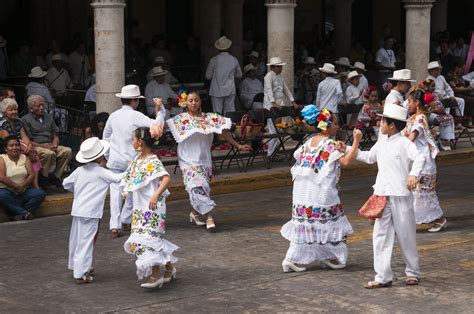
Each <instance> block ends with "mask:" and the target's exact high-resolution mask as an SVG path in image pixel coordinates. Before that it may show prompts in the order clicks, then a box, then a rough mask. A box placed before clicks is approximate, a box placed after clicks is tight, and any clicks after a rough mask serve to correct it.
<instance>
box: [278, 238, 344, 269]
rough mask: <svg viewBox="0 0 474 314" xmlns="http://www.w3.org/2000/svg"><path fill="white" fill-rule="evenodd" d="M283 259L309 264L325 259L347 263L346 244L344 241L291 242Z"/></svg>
mask: <svg viewBox="0 0 474 314" xmlns="http://www.w3.org/2000/svg"><path fill="white" fill-rule="evenodd" d="M285 259H286V260H287V261H289V262H292V263H295V264H303V265H305V264H311V263H313V262H317V261H323V260H327V259H337V260H338V261H339V263H341V264H346V263H347V245H346V243H344V242H339V243H335V244H333V243H327V244H324V245H323V244H319V243H312V244H307V243H302V244H300V243H293V242H290V247H289V248H288V251H287V253H286V257H285Z"/></svg>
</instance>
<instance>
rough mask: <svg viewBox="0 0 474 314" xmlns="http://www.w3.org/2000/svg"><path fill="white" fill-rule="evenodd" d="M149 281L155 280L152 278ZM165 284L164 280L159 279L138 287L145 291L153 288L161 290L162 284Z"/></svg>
mask: <svg viewBox="0 0 474 314" xmlns="http://www.w3.org/2000/svg"><path fill="white" fill-rule="evenodd" d="M150 278H151V279H155V278H154V277H150ZM164 283H165V280H164V278H163V277H160V278H158V279H156V280H155V281H153V282H145V283H142V284H141V285H140V287H142V288H145V289H153V288H156V287H158V288H161V287H163V284H164Z"/></svg>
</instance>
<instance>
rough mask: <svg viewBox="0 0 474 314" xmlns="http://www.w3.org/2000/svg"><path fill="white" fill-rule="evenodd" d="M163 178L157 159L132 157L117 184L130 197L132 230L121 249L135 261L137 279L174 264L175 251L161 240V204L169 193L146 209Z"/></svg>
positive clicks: (162, 216)
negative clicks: (158, 266)
mask: <svg viewBox="0 0 474 314" xmlns="http://www.w3.org/2000/svg"><path fill="white" fill-rule="evenodd" d="M165 175H168V172H167V171H166V169H165V167H164V166H163V164H162V163H161V161H160V160H159V159H158V157H156V156H154V155H153V156H150V157H147V158H145V159H143V160H140V159H138V157H136V158H135V159H134V160H133V161H132V163H131V164H130V166H129V167H128V169H127V173H126V176H125V178H124V179H123V180H122V182H121V184H120V185H121V186H123V187H124V192H125V193H132V196H133V216H132V230H131V233H130V237H129V238H128V239H127V241H126V242H125V244H124V249H125V251H126V252H127V253H129V254H134V255H135V256H136V257H137V261H136V262H135V263H136V266H137V276H138V278H139V279H142V278H144V277H148V276H150V275H151V272H152V267H153V266H157V265H166V264H167V263H169V262H171V263H175V262H176V261H177V260H178V259H177V258H176V257H175V256H173V252H174V251H176V250H177V249H178V248H179V247H178V246H176V245H174V244H173V243H171V242H169V241H168V240H165V239H164V235H165V221H166V202H165V201H166V197H168V196H169V194H170V193H169V191H168V190H165V191H164V192H163V194H162V195H161V196H160V198H159V200H158V202H157V205H156V206H157V208H156V209H150V207H149V201H150V198H151V197H152V196H153V194H154V193H155V192H156V190H157V189H158V187H159V186H160V183H161V178H162V177H163V176H165Z"/></svg>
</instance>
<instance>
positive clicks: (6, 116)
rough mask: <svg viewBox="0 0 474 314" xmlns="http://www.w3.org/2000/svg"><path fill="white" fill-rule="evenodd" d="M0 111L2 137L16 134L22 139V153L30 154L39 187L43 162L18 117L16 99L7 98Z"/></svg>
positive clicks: (0, 136)
mask: <svg viewBox="0 0 474 314" xmlns="http://www.w3.org/2000/svg"><path fill="white" fill-rule="evenodd" d="M0 111H1V112H2V115H3V117H2V118H1V119H0V138H2V139H4V138H6V137H8V136H16V138H17V139H18V140H19V141H20V146H21V153H22V154H25V155H27V156H28V158H29V159H30V161H31V164H32V167H33V173H34V175H35V177H34V181H33V187H35V188H39V186H38V174H39V171H40V170H41V162H40V160H39V157H38V152H37V151H36V149H35V148H34V146H33V144H32V143H31V140H30V138H29V137H28V135H27V134H26V131H25V128H24V127H23V123H22V122H21V120H20V119H18V104H17V102H16V100H15V99H11V98H5V99H4V100H3V101H2V102H0Z"/></svg>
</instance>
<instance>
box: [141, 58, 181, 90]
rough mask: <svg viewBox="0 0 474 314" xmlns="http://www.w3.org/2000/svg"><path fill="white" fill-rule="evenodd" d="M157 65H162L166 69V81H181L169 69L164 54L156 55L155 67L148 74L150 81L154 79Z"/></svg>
mask: <svg viewBox="0 0 474 314" xmlns="http://www.w3.org/2000/svg"><path fill="white" fill-rule="evenodd" d="M156 67H162V68H163V69H165V70H166V74H165V82H166V83H168V84H176V83H179V82H178V80H177V79H176V78H175V77H174V76H173V74H171V71H170V69H169V63H168V62H166V60H165V58H163V57H162V56H157V57H155V60H154V63H153V67H152V68H151V69H150V71H148V72H147V74H146V80H147V81H148V82H150V81H152V80H153V69H154V68H156Z"/></svg>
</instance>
